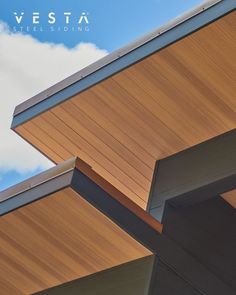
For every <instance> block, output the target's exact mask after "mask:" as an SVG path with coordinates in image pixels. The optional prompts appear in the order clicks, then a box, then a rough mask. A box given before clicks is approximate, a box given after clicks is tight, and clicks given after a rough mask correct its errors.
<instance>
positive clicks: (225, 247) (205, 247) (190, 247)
mask: <svg viewBox="0 0 236 295" xmlns="http://www.w3.org/2000/svg"><path fill="white" fill-rule="evenodd" d="M163 225H164V227H163V233H164V235H166V236H168V237H169V238H170V239H171V240H174V241H175V242H176V243H177V244H178V245H180V246H181V247H182V248H183V249H184V250H185V251H186V252H187V253H189V254H190V255H191V256H193V257H194V258H195V259H196V260H197V261H199V262H200V263H201V264H202V265H205V266H206V267H207V268H208V269H209V270H210V271H211V272H212V273H213V274H215V275H216V276H217V277H218V278H220V279H221V280H222V281H223V282H224V283H225V284H227V285H228V286H229V287H230V288H231V289H232V290H234V292H236V251H235V249H236V232H235V225H236V210H235V209H234V208H233V207H232V206H230V205H229V204H228V203H227V202H226V201H225V200H224V199H223V198H221V197H220V196H218V197H214V198H211V199H208V200H205V201H202V202H198V203H195V204H194V205H191V206H188V207H182V208H176V207H174V206H172V202H171V200H169V201H167V202H166V205H165V211H164V215H163ZM216 292H217V290H216Z"/></svg>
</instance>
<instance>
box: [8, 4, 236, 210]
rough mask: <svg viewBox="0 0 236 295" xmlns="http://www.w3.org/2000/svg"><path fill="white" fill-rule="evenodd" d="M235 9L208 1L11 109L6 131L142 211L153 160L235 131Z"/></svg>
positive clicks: (234, 5)
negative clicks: (83, 166) (76, 160)
mask: <svg viewBox="0 0 236 295" xmlns="http://www.w3.org/2000/svg"><path fill="white" fill-rule="evenodd" d="M206 5H207V6H206ZM235 7H236V2H235V1H231V0H225V1H208V2H207V4H203V5H202V6H200V7H198V8H197V9H195V10H194V11H192V12H191V13H188V14H187V15H185V16H184V17H182V18H179V19H177V20H176V21H175V22H171V24H169V25H167V26H164V27H162V28H161V29H159V30H156V31H155V32H154V33H152V34H151V35H148V36H147V37H145V38H144V39H141V40H139V41H138V42H136V43H134V44H132V45H131V46H128V47H125V48H124V49H122V50H120V51H118V52H115V53H112V54H110V55H108V56H107V57H105V58H103V59H101V60H99V61H98V62H96V63H94V64H92V65H91V66H89V67H87V68H85V69H83V70H82V71H80V72H78V73H76V74H75V75H73V76H71V77H69V78H68V79H66V80H64V81H62V82H60V83H59V84H57V85H55V86H53V87H51V88H49V89H48V90H46V91H44V92H42V93H40V94H39V95H37V96H36V97H33V98H32V99H30V100H28V101H26V102H25V103H23V104H21V105H20V106H18V107H17V108H16V110H15V114H14V119H13V123H12V128H13V130H14V131H16V132H17V133H18V134H19V135H21V136H22V137H23V138H24V139H25V140H27V141H28V142H29V143H30V144H32V145H33V146H34V147H36V148H37V149H38V150H40V152H42V153H43V154H45V155H46V156H47V157H48V158H49V159H51V160H52V161H53V162H55V163H61V162H63V161H64V160H67V159H69V158H71V157H73V156H78V157H80V158H81V159H82V160H84V161H85V162H86V163H88V164H89V165H90V166H91V167H92V168H93V169H94V170H95V171H96V172H97V173H98V174H99V175H101V176H102V177H103V178H105V179H106V180H107V181H109V182H110V183H111V184H112V185H113V186H115V187H116V188H117V189H118V190H119V191H121V192H122V193H124V194H125V195H126V196H128V197H129V198H130V199H132V200H133V201H134V202H136V203H137V204H138V205H139V206H140V207H142V208H146V205H147V199H148V195H149V189H150V184H151V179H152V174H153V169H154V165H155V162H156V160H158V159H161V158H164V157H167V156H170V155H172V154H174V153H176V152H179V151H181V150H184V149H186V148H189V147H191V146H193V145H195V144H198V143H200V142H202V141H205V140H207V139H209V138H212V137H214V136H217V135H219V134H221V133H224V132H227V131H229V130H231V129H233V128H235V127H236V116H235V110H236V104H235V99H234V97H235V71H236V69H235V65H236V63H235V62H234V61H235V46H234V41H233V40H234V38H235V30H234V27H235V19H236V17H235V11H234V10H235Z"/></svg>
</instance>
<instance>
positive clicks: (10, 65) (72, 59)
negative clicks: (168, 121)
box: [0, 23, 107, 173]
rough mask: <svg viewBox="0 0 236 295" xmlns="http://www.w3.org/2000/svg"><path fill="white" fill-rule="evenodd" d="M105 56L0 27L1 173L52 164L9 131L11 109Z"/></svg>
mask: <svg viewBox="0 0 236 295" xmlns="http://www.w3.org/2000/svg"><path fill="white" fill-rule="evenodd" d="M106 54H107V51H106V50H101V49H99V48H97V47H96V46H95V45H94V44H92V43H79V44H78V45H77V46H76V47H74V48H72V49H68V48H66V47H65V46H64V45H61V44H59V45H58V44H49V43H41V42H39V41H38V40H36V39H34V38H33V37H32V36H30V35H23V34H20V33H17V34H16V33H15V34H13V33H10V32H9V30H8V28H7V26H6V25H5V24H3V23H0V169H1V170H10V169H14V170H16V171H18V172H20V173H24V172H29V171H31V170H32V171H33V170H35V169H36V168H42V169H45V168H48V167H50V166H51V165H52V164H51V162H49V161H48V160H47V159H46V158H45V157H44V156H42V155H41V154H40V153H39V152H37V151H36V150H35V149H34V148H33V147H31V146H30V145H29V144H28V143H26V142H25V141H24V140H23V139H21V138H20V137H19V136H18V135H16V134H15V133H14V132H13V131H11V130H10V125H11V121H12V114H13V111H14V107H15V106H16V105H17V104H19V103H20V102H22V101H24V100H26V99H28V98H29V97H31V96H33V95H35V94H37V93H38V92H40V91H42V90H44V89H46V88H48V87H49V86H51V85H53V84H55V83H56V82H58V81H60V80H62V79H64V78H66V77H67V76H69V75H71V74H73V73H74V72H76V71H78V70H80V69H82V68H83V67H85V66H87V65H88V64H90V63H92V62H94V61H95V60H97V59H99V58H101V57H103V56H104V55H106Z"/></svg>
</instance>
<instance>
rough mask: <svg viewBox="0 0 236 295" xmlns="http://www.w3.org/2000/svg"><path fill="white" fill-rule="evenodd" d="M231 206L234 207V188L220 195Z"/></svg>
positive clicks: (235, 200) (235, 194) (235, 193)
mask: <svg viewBox="0 0 236 295" xmlns="http://www.w3.org/2000/svg"><path fill="white" fill-rule="evenodd" d="M221 196H222V198H224V199H225V201H227V202H228V203H229V204H230V205H231V206H233V207H234V208H235V209H236V189H235V190H232V191H230V192H227V193H224V194H222V195H221Z"/></svg>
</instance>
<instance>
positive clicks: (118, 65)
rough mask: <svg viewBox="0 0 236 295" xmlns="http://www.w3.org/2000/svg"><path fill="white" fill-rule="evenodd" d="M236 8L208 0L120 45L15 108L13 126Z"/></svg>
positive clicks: (226, 0)
mask: <svg viewBox="0 0 236 295" xmlns="http://www.w3.org/2000/svg"><path fill="white" fill-rule="evenodd" d="M235 8H236V1H235V0H223V1H222V0H220V1H219V0H218V1H216V0H211V1H206V2H204V3H203V4H201V5H200V6H198V7H196V8H194V9H193V10H191V11H189V12H187V13H185V14H183V15H182V16H180V17H177V18H176V19H174V20H172V21H171V22H169V23H167V24H166V25H164V26H162V27H160V28H158V29H156V30H155V31H154V32H152V33H150V34H147V35H146V36H144V37H143V38H141V39H139V40H137V41H136V42H134V43H131V44H130V45H127V46H125V47H124V48H122V49H119V50H117V51H115V52H113V53H111V54H109V55H107V56H105V57H103V58H102V59H100V60H98V61H96V62H95V63H93V64H91V65H89V66H87V67H85V68H84V69H82V70H80V71H79V72H77V73H75V74H74V75H72V76H70V77H68V78H66V79H64V80H63V81H61V82H59V83H57V84H55V85H54V86H52V87H50V88H48V89H47V90H45V91H43V92H41V93H39V94H38V95H36V96H34V97H32V98H30V99H29V100H27V101H25V102H23V103H21V104H20V105H18V106H17V107H16V108H15V112H14V119H13V122H12V126H11V128H12V129H14V128H16V127H17V126H18V125H21V124H22V123H24V122H26V121H28V120H29V119H31V118H33V117H34V116H37V115H38V114H40V113H42V112H44V111H46V110H47V109H50V108H51V107H53V106H55V105H57V104H59V103H61V102H63V101H65V100H67V99H69V98H70V97H72V96H74V95H75V94H78V93H80V92H82V91H84V90H86V89H88V88H89V87H91V86H93V85H95V84H97V83H99V82H101V81H102V80H104V79H106V78H108V77H110V76H112V75H114V74H115V73H117V72H119V71H122V70H123V69H125V68H127V67H129V66H131V65H132V64H135V63H136V62H138V61H140V60H142V59H143V58H145V57H147V56H149V55H151V54H152V53H154V52H157V51H158V50H160V49H162V48H164V47H166V46H168V45H170V44H172V43H174V42H176V41H178V40H180V39H181V38H183V37H185V36H187V35H189V34H191V33H193V32H194V31H196V30H198V29H200V28H202V27H204V26H205V25H207V24H209V23H211V22H213V21H215V20H216V19H218V18H220V17H222V16H223V15H225V14H227V13H229V12H231V11H232V10H234V9H235Z"/></svg>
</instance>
